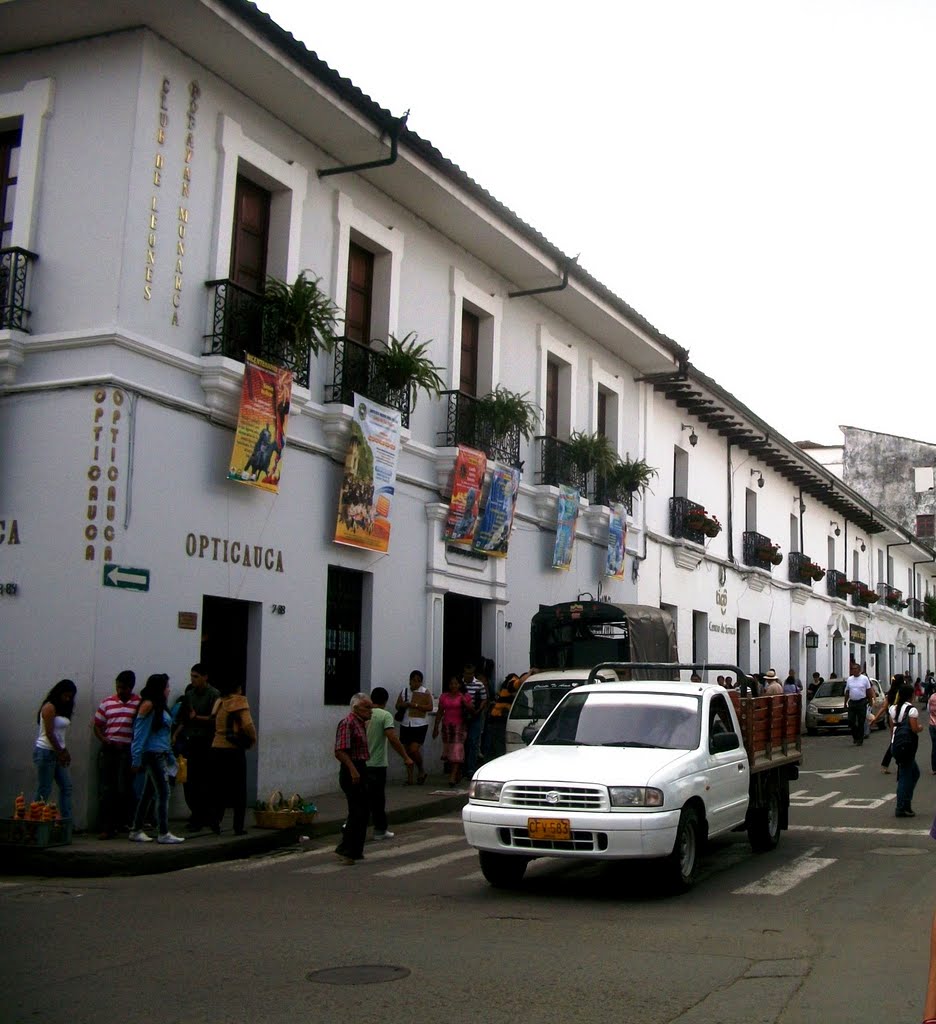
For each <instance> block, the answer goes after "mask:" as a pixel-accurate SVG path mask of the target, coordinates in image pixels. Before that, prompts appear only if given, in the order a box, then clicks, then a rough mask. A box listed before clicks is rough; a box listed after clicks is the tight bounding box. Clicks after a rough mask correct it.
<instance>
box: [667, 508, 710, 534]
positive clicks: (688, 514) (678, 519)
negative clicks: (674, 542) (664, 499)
mask: <svg viewBox="0 0 936 1024" xmlns="http://www.w3.org/2000/svg"><path fill="white" fill-rule="evenodd" d="M669 505H670V536H672V537H682V538H683V539H684V540H691V541H692V542H693V543H694V544H704V543H705V534H704V533H703V532H702V529H701V524H702V521H703V520H704V519H705V509H704V508H703V507H702V506H701V505H700V504H698V502H695V501H690V500H689V499H688V498H670V503H669ZM696 524H699V525H698V526H697V525H696Z"/></svg>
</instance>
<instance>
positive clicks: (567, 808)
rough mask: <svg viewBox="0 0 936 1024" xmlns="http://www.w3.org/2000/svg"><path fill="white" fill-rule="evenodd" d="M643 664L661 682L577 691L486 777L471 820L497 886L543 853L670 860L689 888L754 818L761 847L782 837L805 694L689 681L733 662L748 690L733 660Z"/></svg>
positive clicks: (474, 784)
mask: <svg viewBox="0 0 936 1024" xmlns="http://www.w3.org/2000/svg"><path fill="white" fill-rule="evenodd" d="M636 667H637V663H630V664H604V665H599V666H596V668H594V669H593V670H592V676H591V678H592V679H595V678H597V677H598V673H599V672H602V671H604V670H613V671H615V672H616V673H617V674H618V677H619V679H626V678H627V674H628V669H630V668H636ZM640 668H641V670H642V674H647V671H646V670H647V669H648V668H651V669H653V668H657V669H659V678H650V679H642V680H640V681H632V682H597V683H595V682H590V683H588V684H586V685H584V686H580V687H577V688H575V689H572V690H570V691H569V692H568V693H567V694H566V695H565V697H564V698H563V699H562V701H561V702H560V703H559V704H558V705H557V706H556V708H555V710H554V711H553V712H552V714H551V715H550V716H549V717H548V718H547V719H546V721H545V723H544V724H543V726H542V727H541V728H540V730H539V732H538V733H537V735H536V737H535V739H533V741H532V742H531V744H530V745H529V747H527V748H526V749H523V750H517V751H515V752H513V753H509V754H507V755H505V756H504V757H499V758H497V759H496V760H494V761H491V762H489V763H488V764H485V765H484V766H483V767H481V768H480V769H479V770H478V771H477V772H476V773H475V776H474V778H473V779H472V781H471V786H470V789H469V802H468V804H467V805H466V806H465V808H464V810H463V812H462V821H463V824H464V828H465V837H466V838H467V840H468V843H469V844H470V845H471V846H473V847H475V848H476V849H477V850H479V851H480V860H481V870H482V872H483V873H484V876H485V878H486V879H487V880H488V882H490V883H491V884H492V885H495V886H511V885H516V884H518V883H519V882H520V880H521V879H522V878H523V874H524V871H525V870H526V866H527V864H528V863H529V861H530V860H532V859H533V858H535V857H575V858H586V859H593V860H615V859H626V858H661V859H664V863H665V865H666V867H667V872H668V874H669V875H670V877H671V880H672V882H673V883H674V885H675V886H676V887H678V888H686V887H688V886H689V885H690V884H691V883H692V881H693V880H694V877H695V874H696V870H697V866H698V859H699V854H700V851H701V849H702V847H703V846H704V843H705V840H706V838H707V837H709V836H715V835H719V834H722V833H725V832H730V831H733V830H738V829H742V828H747V831H748V836H749V839H750V842H751V845H752V846H753V847H754V849H755V850H765V849H772V848H773V847H774V846H776V844H777V842H778V840H779V838H780V831H781V829H784V828H786V827H787V819H788V813H789V804H790V781H791V780H793V779H796V778H797V777H798V775H799V762H800V759H801V741H800V731H801V719H800V696H799V694H784V695H782V696H775V697H753V696H742V695H741V692H739V691H738V690H727V691H726V690H725V689H723V688H722V687H721V686H718V685H716V684H714V683H706V682H692V681H689V678H688V677H689V673H690V672H693V671H699V672H701V673H703V674H706V673H712V672H713V671H714V670H718V671H719V672H721V671H722V670H724V671H725V672H727V673H728V674H731V675H732V676H733V678H734V679H738V680H739V681H741V682H742V683H743V684H744V692H746V691H747V682H748V681H747V679H746V677H745V675H744V673H743V672H742V671H741V670H740V669H738V668H737V667H735V666H732V665H725V666H722V665H705V666H693V665H656V666H653V665H648V664H647V663H640ZM651 675H652V673H651ZM674 676H682V677H684V679H685V681H682V680H677V679H674V678H673V677H674ZM751 686H752V687H753V683H752V684H751Z"/></svg>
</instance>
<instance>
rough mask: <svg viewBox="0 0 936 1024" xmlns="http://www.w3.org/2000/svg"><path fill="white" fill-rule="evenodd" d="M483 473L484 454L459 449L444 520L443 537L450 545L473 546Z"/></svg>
mask: <svg viewBox="0 0 936 1024" xmlns="http://www.w3.org/2000/svg"><path fill="white" fill-rule="evenodd" d="M485 469H487V456H486V455H485V454H484V452H476V451H475V450H474V449H473V448H463V447H462V446H461V445H459V446H458V457H457V458H456V459H455V469H454V471H453V475H452V497H451V499H450V500H449V510H448V518H447V519H446V520H445V534H444V537H445V539H446V540H447V541H448V542H449V543H450V544H465V545H466V546H467V547H471V545H472V543H473V542H474V537H475V528H476V526H477V523H478V505H479V504H480V501H481V487H482V485H483V484H484V471H485Z"/></svg>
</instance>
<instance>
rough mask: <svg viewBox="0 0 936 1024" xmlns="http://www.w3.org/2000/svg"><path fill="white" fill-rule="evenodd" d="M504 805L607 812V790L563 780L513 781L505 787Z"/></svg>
mask: <svg viewBox="0 0 936 1024" xmlns="http://www.w3.org/2000/svg"><path fill="white" fill-rule="evenodd" d="M500 803H501V806H502V807H526V808H536V809H537V810H547V811H607V810H609V801H608V791H607V790H606V789H604V788H603V787H600V786H575V785H569V784H568V783H563V784H562V785H555V786H551V785H549V783H545V784H541V783H528V782H527V783H524V782H513V783H508V784H507V785H506V786H504V789H503V792H502V793H501V798H500Z"/></svg>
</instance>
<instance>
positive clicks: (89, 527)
mask: <svg viewBox="0 0 936 1024" xmlns="http://www.w3.org/2000/svg"><path fill="white" fill-rule="evenodd" d="M108 398H110V402H111V410H110V414H109V419H110V423H111V425H110V427H102V426H101V425H100V424H101V423H102V422H104V423H106V421H107V419H108V410H107V408H106V406H107V401H108ZM124 398H125V395H124V393H123V392H122V391H121V390H120V389H119V388H115V389H114V390H113V391H110V392H108V390H107V389H106V388H96V389H95V391H94V393H93V395H92V406H91V407H92V410H93V411H92V414H91V461H90V465H89V466H88V480H90V481H91V484H90V486H89V487H88V498H87V502H86V503H84V504H83V506H82V511H83V514H84V525H83V527H82V545H83V547H84V557H85V561H88V562H93V561H95V560H96V558H97V548H96V545H95V542H96V541H97V540H98V539H99V537H100V536H101V535H103V537H104V540H105V541H107V542H108V544H107V546H106V547H105V548H104V551H103V555H104V561H110V559H111V557H112V554H113V549H112V548H111V546H110V542H111V541H113V540H114V538H115V537H116V531H115V530H114V527H113V526H112V525H111V524H112V523H113V521H114V520H115V519H116V516H117V508H116V502H117V487H116V482H117V481H118V480H119V479H120V469H119V467H118V466H117V458H118V454H119V451H120V448H119V445H118V439H119V437H120V427H119V426H118V423H119V422H120V417H121V413H120V406H122V405H123V403H124ZM102 433H103V434H104V440H105V441H109V442H110V443H109V444H107V445H102V444H101V436H102ZM108 435H109V436H108ZM105 453H106V458H105V457H104V456H105ZM102 477H104V478H106V479H107V480H109V481H110V482H111V483H110V485H109V486H108V488H107V504H106V505H104V506H102V505H101V504H100V501H99V498H100V489H99V488H98V485H97V481H99V480H100V479H101V478H102ZM101 527H103V529H102V528H101ZM16 543H19V540H18V538H17V541H16Z"/></svg>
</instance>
